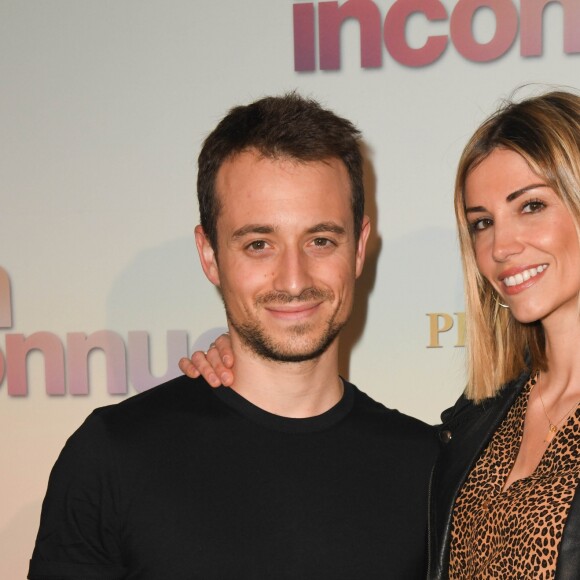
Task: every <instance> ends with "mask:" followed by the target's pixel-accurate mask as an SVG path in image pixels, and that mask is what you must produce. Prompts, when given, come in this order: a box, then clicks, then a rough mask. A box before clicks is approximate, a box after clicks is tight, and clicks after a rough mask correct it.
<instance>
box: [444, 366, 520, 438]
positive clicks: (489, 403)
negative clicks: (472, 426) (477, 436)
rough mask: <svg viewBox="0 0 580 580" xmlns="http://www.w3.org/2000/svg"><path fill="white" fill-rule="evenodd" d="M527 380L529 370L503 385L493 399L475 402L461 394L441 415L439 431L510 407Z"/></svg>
mask: <svg viewBox="0 0 580 580" xmlns="http://www.w3.org/2000/svg"><path fill="white" fill-rule="evenodd" d="M529 378H530V370H529V369H525V370H523V371H522V372H521V373H520V375H519V376H518V377H517V378H515V379H514V380H512V381H510V382H508V383H506V384H505V385H503V386H502V387H501V388H500V389H499V390H498V392H497V394H496V395H495V396H494V397H490V398H488V399H484V400H483V401H478V402H475V401H473V400H471V399H468V398H467V397H466V396H465V394H462V395H461V396H460V397H459V399H457V401H456V403H455V404H454V405H453V406H452V407H449V408H448V409H445V411H443V413H441V425H440V429H443V430H444V429H448V428H449V427H451V426H453V427H455V428H457V427H458V426H460V425H462V424H464V423H466V422H469V423H472V422H473V420H474V418H475V417H479V416H481V415H487V414H495V411H497V410H498V409H500V408H503V407H505V406H506V405H507V406H508V407H510V406H511V405H512V403H513V401H514V400H515V398H516V397H517V395H518V394H519V393H520V391H521V390H522V388H523V387H524V385H525V384H526V383H527V382H528V380H529Z"/></svg>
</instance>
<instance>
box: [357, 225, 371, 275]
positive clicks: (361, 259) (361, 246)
mask: <svg viewBox="0 0 580 580" xmlns="http://www.w3.org/2000/svg"><path fill="white" fill-rule="evenodd" d="M370 233H371V220H370V218H369V216H368V215H365V216H364V217H363V222H362V227H361V230H360V236H359V238H358V244H357V248H356V271H355V272H356V277H357V278H358V277H359V276H360V275H361V274H362V271H363V266H364V263H365V255H366V248H367V241H368V239H369V234H370Z"/></svg>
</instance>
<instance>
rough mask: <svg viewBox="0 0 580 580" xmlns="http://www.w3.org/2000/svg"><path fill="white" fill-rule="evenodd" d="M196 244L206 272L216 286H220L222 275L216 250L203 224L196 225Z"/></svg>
mask: <svg viewBox="0 0 580 580" xmlns="http://www.w3.org/2000/svg"><path fill="white" fill-rule="evenodd" d="M195 245H196V246H197V253H198V254H199V261H200V262H201V267H202V268H203V271H204V274H205V275H206V277H207V279H208V280H209V281H210V282H211V283H212V284H213V285H214V286H217V287H218V288H219V285H220V275H219V269H218V265H217V258H216V255H215V251H214V249H213V248H212V245H211V244H210V243H209V239H208V237H207V236H206V235H205V232H204V230H203V228H202V227H201V226H196V227H195Z"/></svg>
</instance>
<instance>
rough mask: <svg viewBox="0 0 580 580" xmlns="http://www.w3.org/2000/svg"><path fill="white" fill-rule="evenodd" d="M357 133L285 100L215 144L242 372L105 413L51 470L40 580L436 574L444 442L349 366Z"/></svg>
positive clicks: (203, 241) (206, 164) (221, 236)
mask: <svg viewBox="0 0 580 580" xmlns="http://www.w3.org/2000/svg"><path fill="white" fill-rule="evenodd" d="M358 137H359V133H358V131H357V130H356V129H355V128H354V127H353V126H352V124H351V123H350V122H348V121H346V120H345V119H342V118H340V117H337V116H336V115H335V114H333V113H332V112H330V111H327V110H324V109H322V108H321V107H320V106H319V105H318V104H317V103H315V102H313V101H309V100H306V99H303V98H301V97H299V96H297V95H296V94H289V95H286V96H283V97H270V98H265V99H261V100H259V101H257V102H255V103H253V104H251V105H248V106H243V107H237V108H234V109H232V110H231V111H230V113H229V114H228V115H227V116H226V117H225V118H224V119H223V120H222V121H221V122H220V123H219V125H218V126H217V127H216V129H215V130H214V131H213V132H212V133H211V134H210V135H209V137H208V138H207V139H206V141H205V143H204V145H203V149H202V151H201V154H200V157H199V172H198V197H199V204H200V215H201V225H200V226H198V227H197V228H196V231H195V238H196V243H197V248H198V251H199V256H200V260H201V265H202V267H203V270H204V272H205V274H206V276H207V277H208V279H209V280H210V281H211V282H212V283H213V284H215V285H216V286H217V287H218V288H219V290H220V293H221V295H222V298H223V302H224V306H225V310H226V315H227V320H228V325H229V329H230V335H231V340H232V346H233V351H234V355H235V359H236V363H235V369H234V370H235V377H236V378H235V381H234V383H233V385H232V388H221V389H213V388H211V387H210V386H209V385H208V384H207V383H205V381H203V380H202V379H196V380H191V379H188V378H186V377H180V378H178V379H175V380H173V381H170V382H168V383H166V384H164V385H161V386H160V387H157V388H155V389H152V390H150V391H148V392H146V393H142V394H140V395H137V396H135V397H133V398H131V399H129V400H127V401H124V402H123V403H120V404H118V405H114V406H110V407H105V408H102V409H98V410H96V411H95V412H94V413H93V414H92V415H91V416H90V417H89V418H88V419H87V421H86V422H85V423H84V425H83V426H82V427H81V428H80V429H79V430H78V431H77V432H76V433H75V434H74V435H73V437H71V439H70V440H69V441H68V443H67V445H66V447H65V449H64V450H63V452H62V454H61V456H60V458H59V460H58V461H57V464H56V465H55V468H54V469H53V472H52V474H51V479H50V483H49V488H48V492H47V496H46V499H45V501H44V504H43V513H42V520H41V525H40V531H39V535H38V539H37V542H36V547H35V550H34V554H33V558H32V561H31V566H30V573H29V578H31V579H40V578H53V577H54V578H64V579H69V578H70V579H72V578H75V579H77V578H108V579H117V578H131V579H133V578H143V579H160V578H162V579H165V578H171V579H186V578H187V579H191V578H203V579H213V578H215V579H220V580H224V579H229V578H244V579H245V578H249V579H268V580H272V579H280V578H292V579H317V580H319V579H326V578H328V579H333V580H337V579H365V580H369V579H374V578H404V579H407V578H422V577H424V574H425V557H426V553H425V552H426V549H425V538H426V515H425V514H426V513H427V509H426V502H427V480H428V477H429V471H430V466H431V464H432V462H433V460H434V456H435V453H436V443H435V440H434V436H433V434H432V432H431V430H430V428H429V427H428V426H426V425H424V424H423V423H421V422H419V421H417V420H415V419H411V418H409V417H406V416H404V415H401V414H399V413H397V412H395V411H389V410H387V409H386V408H384V407H383V406H382V405H380V404H378V403H375V402H374V401H372V400H371V399H370V398H369V397H367V396H366V395H364V394H363V393H361V392H360V391H359V390H358V389H357V388H356V387H354V386H353V385H351V384H349V383H347V382H346V381H344V380H342V379H341V378H340V377H339V376H338V360H337V357H338V334H339V332H340V329H341V328H342V327H343V325H344V324H345V323H346V321H347V319H348V316H349V313H350V311H351V307H352V303H353V292H354V284H355V279H356V278H357V277H358V276H359V275H360V273H361V271H362V267H363V262H364V256H365V246H366V242H367V239H368V235H369V231H370V226H369V220H368V218H367V217H365V216H364V190H363V185H362V160H361V155H360V151H359V146H358Z"/></svg>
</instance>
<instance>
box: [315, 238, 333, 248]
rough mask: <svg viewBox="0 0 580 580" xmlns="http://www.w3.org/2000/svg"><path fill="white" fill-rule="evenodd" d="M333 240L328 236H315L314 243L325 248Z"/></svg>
mask: <svg viewBox="0 0 580 580" xmlns="http://www.w3.org/2000/svg"><path fill="white" fill-rule="evenodd" d="M331 244H332V242H331V241H330V240H329V239H328V238H315V239H314V245H315V246H317V247H318V248H325V247H326V246H330V245H331Z"/></svg>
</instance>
